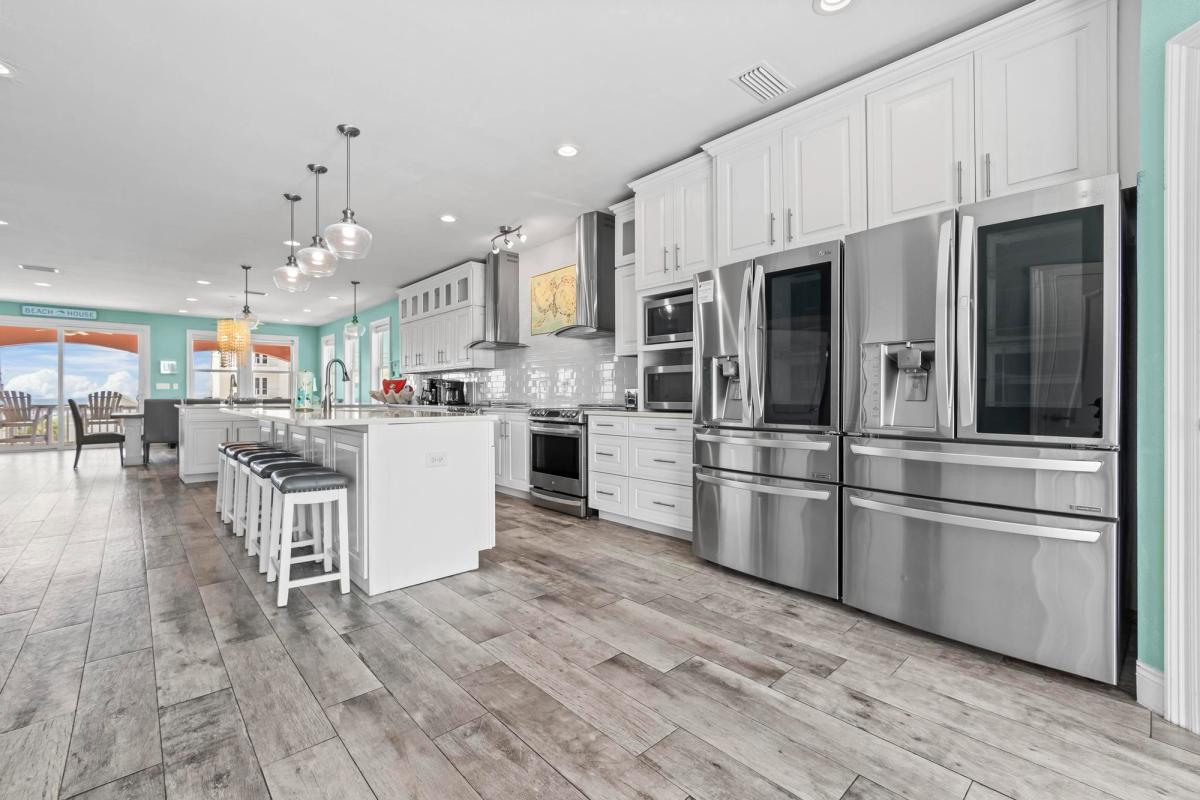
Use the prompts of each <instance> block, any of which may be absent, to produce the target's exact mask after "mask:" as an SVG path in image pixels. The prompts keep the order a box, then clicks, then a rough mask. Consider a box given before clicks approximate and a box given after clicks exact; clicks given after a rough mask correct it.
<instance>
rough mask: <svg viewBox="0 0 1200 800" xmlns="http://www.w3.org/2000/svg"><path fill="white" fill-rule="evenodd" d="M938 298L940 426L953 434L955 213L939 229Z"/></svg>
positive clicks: (936, 341) (936, 345)
mask: <svg viewBox="0 0 1200 800" xmlns="http://www.w3.org/2000/svg"><path fill="white" fill-rule="evenodd" d="M937 257H938V265H937V298H936V300H935V301H934V302H935V305H934V326H935V327H934V340H933V363H934V369H936V370H937V389H936V391H937V414H938V422H939V423H940V427H942V428H944V429H946V430H947V431H949V432H950V433H951V434H952V433H953V431H952V426H953V425H954V401H953V397H952V396H951V393H950V376H951V374H953V365H952V364H951V363H950V362H951V359H950V354H949V353H950V351H949V342H950V336H951V332H950V319H951V307H950V303H951V300H950V271H951V270H952V269H954V217H953V216H950V217H948V218H947V219H945V220H943V221H942V225H941V230H940V231H939V232H938V256H937Z"/></svg>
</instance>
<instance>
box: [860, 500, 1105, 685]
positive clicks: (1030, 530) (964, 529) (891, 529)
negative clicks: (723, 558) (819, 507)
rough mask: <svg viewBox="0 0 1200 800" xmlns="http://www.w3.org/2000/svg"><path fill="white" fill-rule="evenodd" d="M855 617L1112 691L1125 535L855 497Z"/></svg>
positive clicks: (933, 503) (1086, 525) (1040, 517)
mask: <svg viewBox="0 0 1200 800" xmlns="http://www.w3.org/2000/svg"><path fill="white" fill-rule="evenodd" d="M842 498H843V499H842V514H843V519H844V522H845V525H844V527H843V540H842V570H843V576H842V586H843V592H844V594H845V597H844V600H845V602H846V604H847V605H851V606H854V607H855V608H860V609H862V610H864V611H869V612H870V613H872V614H878V615H879V616H881V617H886V618H888V619H893V620H896V621H897V622H902V623H904V624H906V625H911V626H913V627H914V628H919V629H921V630H923V631H929V632H930V633H936V634H939V635H941V636H946V637H948V638H950V639H955V640H957V641H960V642H966V643H967V644H972V645H976V646H978V647H983V648H986V649H988V650H994V651H996V652H998V653H1003V654H1005V655H1009V656H1013V657H1015V658H1020V659H1024V660H1025V661H1032V662H1034V663H1036V664H1042V665H1045V666H1047V667H1053V668H1055V669H1061V670H1064V671H1066V672H1072V673H1075V674H1077V675H1083V676H1085V677H1088V678H1092V679H1094V680H1099V681H1104V682H1106V683H1110V684H1111V683H1116V680H1117V673H1118V666H1119V664H1118V658H1117V644H1118V614H1117V607H1118V594H1117V593H1118V585H1117V553H1118V541H1117V538H1118V535H1119V534H1118V528H1117V523H1115V522H1112V521H1108V520H1098V519H1079V518H1074V517H1062V516H1057V515H1052V514H1035V513H1030V512H1018V511H1006V510H1002V509H995V508H986V507H983V506H974V505H965V504H961V503H947V502H942V501H937V500H925V499H919V498H912V497H904V496H901V495H892V494H884V493H882V492H867V491H862V490H859V489H850V488H847V489H844V490H843V493H842Z"/></svg>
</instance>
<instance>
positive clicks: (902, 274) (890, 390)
mask: <svg viewBox="0 0 1200 800" xmlns="http://www.w3.org/2000/svg"><path fill="white" fill-rule="evenodd" d="M954 235H955V213H954V212H953V211H947V212H944V213H941V214H935V215H931V216H927V217H922V218H920V219H914V220H907V221H905V222H898V223H895V224H893V225H886V226H884V227H881V228H874V229H872V230H869V231H864V232H862V233H857V234H853V235H851V236H848V237H846V244H845V270H844V276H843V287H844V288H843V291H844V295H843V297H844V299H843V305H842V323H843V324H842V330H843V342H842V346H843V352H844V353H845V357H844V358H843V359H842V426H843V430H844V431H845V432H846V433H877V434H881V435H893V436H905V435H908V436H923V437H927V438H943V439H948V438H953V436H954V405H953V404H954V391H953V386H954V383H953V381H954V319H955V317H954V285H953V284H954V270H953V266H954Z"/></svg>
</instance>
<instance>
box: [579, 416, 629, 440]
mask: <svg viewBox="0 0 1200 800" xmlns="http://www.w3.org/2000/svg"><path fill="white" fill-rule="evenodd" d="M598 433H602V434H604V435H606V436H628V435H629V420H628V419H622V418H621V417H588V434H589V435H590V436H595V435H596V434H598Z"/></svg>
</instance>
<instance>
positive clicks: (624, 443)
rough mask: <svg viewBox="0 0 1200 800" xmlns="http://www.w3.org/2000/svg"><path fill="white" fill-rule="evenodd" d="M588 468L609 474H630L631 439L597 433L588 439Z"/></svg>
mask: <svg viewBox="0 0 1200 800" xmlns="http://www.w3.org/2000/svg"><path fill="white" fill-rule="evenodd" d="M588 470H590V471H591V472H603V473H607V474H609V475H628V474H629V439H627V438H625V437H624V436H605V435H604V434H597V435H595V436H593V437H591V438H590V439H589V440H588Z"/></svg>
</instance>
